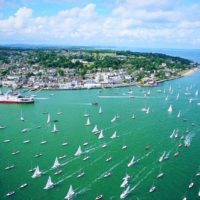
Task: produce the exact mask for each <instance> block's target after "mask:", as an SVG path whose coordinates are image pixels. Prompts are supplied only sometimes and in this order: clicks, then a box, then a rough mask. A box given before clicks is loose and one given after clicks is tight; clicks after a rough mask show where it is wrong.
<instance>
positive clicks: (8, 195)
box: [6, 191, 15, 197]
mask: <svg viewBox="0 0 200 200" xmlns="http://www.w3.org/2000/svg"><path fill="white" fill-rule="evenodd" d="M14 194H15V191H12V192H8V193H7V194H6V196H7V197H10V196H12V195H14Z"/></svg>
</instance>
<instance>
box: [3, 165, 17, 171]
mask: <svg viewBox="0 0 200 200" xmlns="http://www.w3.org/2000/svg"><path fill="white" fill-rule="evenodd" d="M13 168H15V165H8V166H6V167H5V170H10V169H13Z"/></svg>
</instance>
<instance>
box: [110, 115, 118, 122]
mask: <svg viewBox="0 0 200 200" xmlns="http://www.w3.org/2000/svg"><path fill="white" fill-rule="evenodd" d="M116 119H117V117H116V115H115V116H114V117H113V118H112V119H111V123H113V122H115V121H116Z"/></svg>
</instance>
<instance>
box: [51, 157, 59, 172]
mask: <svg viewBox="0 0 200 200" xmlns="http://www.w3.org/2000/svg"><path fill="white" fill-rule="evenodd" d="M59 166H60V163H59V161H58V158H57V157H56V159H55V161H54V164H53V166H52V169H56V168H58V167H59Z"/></svg>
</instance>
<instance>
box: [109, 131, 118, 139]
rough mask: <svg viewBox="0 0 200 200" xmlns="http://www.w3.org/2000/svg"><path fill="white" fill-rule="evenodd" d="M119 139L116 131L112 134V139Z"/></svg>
mask: <svg viewBox="0 0 200 200" xmlns="http://www.w3.org/2000/svg"><path fill="white" fill-rule="evenodd" d="M116 137H117V132H116V131H115V132H114V133H113V134H112V136H111V137H110V138H111V139H114V138H116Z"/></svg>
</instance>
